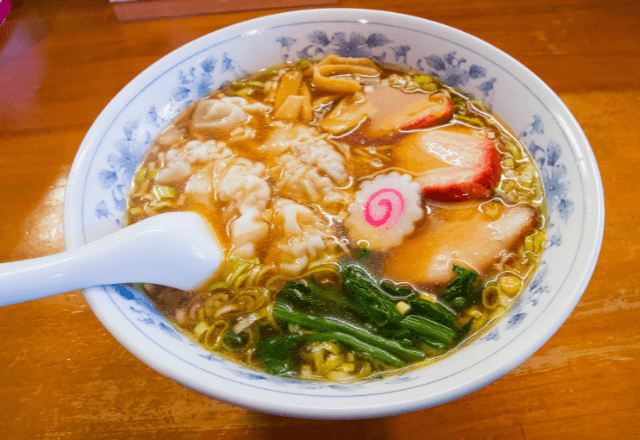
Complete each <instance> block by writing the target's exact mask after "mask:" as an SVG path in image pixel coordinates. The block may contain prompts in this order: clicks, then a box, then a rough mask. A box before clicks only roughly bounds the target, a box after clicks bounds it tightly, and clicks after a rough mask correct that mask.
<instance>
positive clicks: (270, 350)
mask: <svg viewBox="0 0 640 440" xmlns="http://www.w3.org/2000/svg"><path fill="white" fill-rule="evenodd" d="M302 342H303V335H297V334H295V335H285V336H278V337H276V338H273V339H270V340H268V341H260V342H258V343H257V344H256V354H257V355H258V357H259V358H260V359H261V360H262V362H263V364H264V366H265V367H266V370H267V373H268V374H273V375H275V376H292V375H294V374H295V373H296V371H297V366H298V364H299V359H298V355H297V351H296V349H297V348H298V347H299V345H300V344H301V343H302Z"/></svg>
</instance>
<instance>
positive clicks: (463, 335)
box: [458, 318, 473, 342]
mask: <svg viewBox="0 0 640 440" xmlns="http://www.w3.org/2000/svg"><path fill="white" fill-rule="evenodd" d="M472 324H473V318H471V319H470V320H469V321H467V323H466V324H465V325H463V326H462V328H461V329H460V333H458V342H462V341H464V338H466V337H467V335H468V334H469V330H471V325H472Z"/></svg>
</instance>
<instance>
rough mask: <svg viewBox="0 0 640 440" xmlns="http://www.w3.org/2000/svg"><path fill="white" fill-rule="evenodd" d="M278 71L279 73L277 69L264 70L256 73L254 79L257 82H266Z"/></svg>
mask: <svg viewBox="0 0 640 440" xmlns="http://www.w3.org/2000/svg"><path fill="white" fill-rule="evenodd" d="M279 71H280V69H278V68H277V67H272V68H270V69H266V70H263V71H262V72H260V73H258V74H257V75H256V77H255V79H256V80H257V81H267V80H269V79H271V78H273V77H274V76H276V75H277V74H278V72H279Z"/></svg>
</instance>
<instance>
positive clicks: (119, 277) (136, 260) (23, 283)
mask: <svg viewBox="0 0 640 440" xmlns="http://www.w3.org/2000/svg"><path fill="white" fill-rule="evenodd" d="M221 261H222V251H221V249H220V245H219V243H218V241H217V239H216V237H215V234H214V232H213V230H212V229H211V227H210V226H209V225H208V224H207V222H206V221H205V220H204V219H203V218H202V217H201V216H200V215H199V214H197V213H195V212H171V213H166V214H159V215H156V216H154V217H149V218H147V219H145V220H142V221H140V222H138V223H135V224H133V225H131V226H129V227H126V228H123V229H121V230H119V231H117V232H114V233H112V234H109V235H107V236H105V237H102V238H100V239H98V240H96V241H92V242H90V243H88V244H86V245H84V246H81V247H79V248H77V249H74V250H71V251H66V252H62V253H59V254H55V255H50V256H46V257H40V258H34V259H31V260H24V261H15V262H11V263H4V264H0V306H5V305H9V304H14V303H18V302H24V301H29V300H32V299H37V298H44V297H47V296H50V295H55V294H58V293H64V292H69V291H71V290H76V289H84V288H87V287H92V286H101V285H105V284H121V283H133V282H138V283H151V284H161V285H164V286H170V287H175V288H178V289H181V290H193V289H195V288H197V287H198V286H200V285H202V284H203V283H204V282H205V281H206V280H207V279H209V278H210V277H211V276H212V275H213V274H214V273H215V271H216V270H217V269H218V267H219V266H220V263H221Z"/></svg>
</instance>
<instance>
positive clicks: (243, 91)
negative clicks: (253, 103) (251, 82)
mask: <svg viewBox="0 0 640 440" xmlns="http://www.w3.org/2000/svg"><path fill="white" fill-rule="evenodd" d="M255 91H256V89H254V88H252V87H245V88H244V89H240V90H238V91H237V92H236V95H238V96H249V95H251V94H253V92H255Z"/></svg>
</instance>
